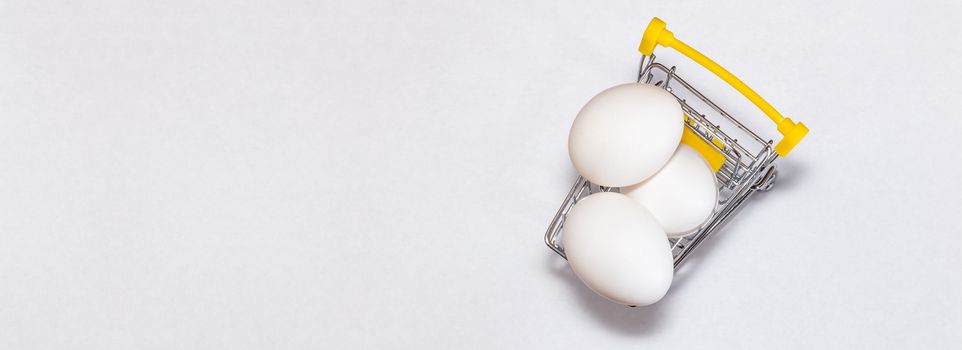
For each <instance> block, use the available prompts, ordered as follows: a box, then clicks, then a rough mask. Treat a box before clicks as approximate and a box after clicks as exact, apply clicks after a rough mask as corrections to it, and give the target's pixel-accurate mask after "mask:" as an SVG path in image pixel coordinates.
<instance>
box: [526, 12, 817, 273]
mask: <svg viewBox="0 0 962 350" xmlns="http://www.w3.org/2000/svg"><path fill="white" fill-rule="evenodd" d="M656 45H662V46H666V47H672V48H675V49H677V50H678V51H680V52H682V53H683V54H685V55H687V56H688V57H690V58H692V59H693V60H695V61H696V62H698V63H700V64H701V65H702V66H705V68H707V69H709V70H710V71H712V72H713V73H715V74H716V75H718V76H719V77H720V78H722V79H723V80H725V81H726V82H728V83H729V84H730V85H731V86H732V87H734V88H735V89H736V90H738V91H739V92H741V93H742V94H743V95H744V96H745V97H746V98H748V99H749V100H750V101H751V102H753V103H754V104H755V105H756V106H758V107H759V108H760V109H761V110H762V112H764V113H765V114H766V115H768V116H769V117H770V118H771V119H772V121H773V122H775V123H776V125H777V126H778V130H779V132H781V133H782V135H784V136H783V138H782V140H781V141H780V142H779V143H778V144H777V145H776V144H775V143H774V141H773V140H771V139H768V140H766V139H764V138H762V137H761V136H759V135H758V133H756V132H755V131H753V130H752V129H750V128H748V127H747V126H745V124H744V123H742V122H741V121H739V120H738V119H737V118H735V117H733V116H732V115H731V114H729V113H728V112H726V111H725V110H724V109H722V108H721V107H720V106H719V105H718V104H716V103H715V102H713V101H712V100H711V99H709V98H708V97H706V96H705V95H704V94H702V93H701V92H700V91H698V89H696V88H695V87H694V86H693V85H692V84H691V83H689V82H688V81H687V80H685V79H684V78H682V77H681V76H679V75H678V74H677V73H676V72H675V71H676V67H675V66H672V67H670V68H669V67H668V66H666V65H663V64H661V63H659V62H657V61H656V56H655V55H654V52H653V50H654V48H655V46H656ZM639 50H640V51H641V52H642V57H641V63H640V64H639V68H638V76H637V80H636V81H637V82H639V83H641V82H643V83H648V84H654V85H656V86H659V87H661V88H663V89H665V90H666V91H668V92H670V93H671V94H672V95H673V96H675V98H676V99H678V102H679V103H680V104H681V107H682V110H684V112H685V116H686V118H685V127H686V128H687V130H689V131H691V132H692V133H693V134H694V135H696V136H698V138H699V139H700V140H701V141H703V142H699V144H700V147H696V148H701V149H700V151H701V152H702V153H703V154H707V153H714V154H716V155H717V154H720V155H721V156H723V157H724V158H723V162H722V163H720V166H717V170H716V172H715V176H716V179H717V182H718V191H719V196H718V199H719V200H718V205H716V207H715V210H714V211H713V213H712V215H711V216H710V217H709V219H708V220H707V221H706V222H705V223H704V224H703V225H701V226H700V227H699V228H698V229H697V230H696V231H695V232H694V233H691V234H689V235H686V236H683V237H680V238H671V239H668V242H669V244H670V245H671V253H672V256H673V258H674V268H675V269H676V270H677V269H678V268H679V266H681V265H682V263H683V262H684V261H685V260H686V258H688V257H689V256H690V255H691V253H692V252H693V251H694V250H695V249H696V248H697V247H698V246H699V245H701V244H702V243H703V242H704V241H705V240H706V239H708V238H709V237H710V236H711V235H712V234H714V233H715V232H717V231H718V230H720V229H721V227H723V226H724V224H725V223H727V222H728V221H729V219H730V218H731V217H732V216H733V215H735V214H736V213H737V212H738V211H739V209H741V208H742V206H743V205H744V204H745V202H746V201H747V200H748V199H749V198H751V197H752V195H754V194H755V193H757V192H766V191H769V190H771V189H772V187H773V186H774V184H775V178H776V175H777V174H778V171H777V168H776V165H775V164H774V162H775V160H776V159H777V158H779V156H782V157H784V156H786V155H787V154H788V151H790V150H791V149H792V148H793V147H794V146H795V145H796V144H797V143H798V142H799V141H800V140H801V139H802V138H803V137H804V136H805V135H806V134H807V133H808V129H807V127H805V126H804V125H803V124H802V123H795V122H793V121H791V119H788V118H785V117H782V116H781V115H780V114H778V112H777V111H775V109H774V108H772V107H771V105H769V104H768V103H767V102H766V101H765V100H764V99H762V98H761V97H760V96H758V94H756V93H755V92H754V91H753V90H751V88H749V87H748V86H747V85H745V84H744V83H742V82H741V81H740V80H738V78H736V77H735V76H734V75H731V73H728V71H727V70H725V69H724V68H721V66H718V65H717V64H716V63H714V62H713V61H711V60H710V59H708V58H707V57H705V56H704V55H701V54H700V53H698V52H697V51H695V50H694V49H691V48H690V47H688V46H687V45H686V44H684V43H682V42H681V41H679V40H677V39H675V38H674V35H673V34H672V33H671V32H669V31H668V30H667V29H665V23H664V22H662V21H661V20H660V19H658V18H654V19H652V21H651V23H650V24H649V26H648V28H647V29H646V31H645V34H644V36H643V39H642V42H641V47H640V49H639ZM653 81H654V83H652V82H653ZM689 97H693V98H694V99H695V101H697V102H700V105H701V106H707V107H708V114H705V113H701V112H700V111H698V110H696V109H695V107H694V106H693V105H692V104H691V103H689V102H688V98H689ZM713 120H723V121H725V122H726V126H728V125H731V126H734V127H735V128H737V129H739V130H740V131H741V133H742V134H744V135H747V136H748V140H743V141H739V140H738V139H736V138H733V137H732V136H730V135H729V134H728V133H726V132H724V131H722V127H721V126H720V125H719V124H716V123H714V122H713ZM696 142H697V141H696ZM750 149H756V150H755V151H750ZM716 152H717V153H716ZM718 159H722V158H718ZM617 190H618V189H617V188H612V187H603V186H598V185H596V184H593V183H591V182H589V181H587V180H586V179H584V177H581V176H579V177H578V179H577V180H575V183H574V185H572V187H571V190H570V191H568V195H567V196H566V197H565V199H564V201H563V202H562V204H561V207H560V208H559V209H558V212H557V213H556V214H555V216H554V218H553V219H552V220H551V223H550V224H549V225H548V230H547V231H546V232H545V235H544V242H545V244H546V245H547V246H548V247H549V248H551V250H553V251H554V252H555V253H557V254H558V255H560V256H561V257H562V258H565V259H567V257H566V256H565V250H564V247H563V246H562V245H561V240H560V237H561V234H562V231H563V228H564V220H565V217H566V215H567V214H568V211H569V210H571V208H572V207H573V206H574V205H575V204H576V203H577V202H578V200H580V199H581V198H584V197H585V196H588V195H590V194H592V193H596V192H608V191H617Z"/></svg>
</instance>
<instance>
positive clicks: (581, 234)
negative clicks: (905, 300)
mask: <svg viewBox="0 0 962 350" xmlns="http://www.w3.org/2000/svg"><path fill="white" fill-rule="evenodd" d="M561 241H562V244H563V245H564V249H565V255H566V256H567V258H568V264H569V265H570V266H571V269H572V270H574V272H575V274H576V275H577V276H578V278H580V279H581V280H582V282H584V283H585V285H587V286H588V288H590V289H591V290H593V291H594V292H595V293H598V294H599V295H601V296H603V297H605V298H607V299H608V300H611V301H613V302H616V303H619V304H624V305H632V306H644V305H650V304H653V303H655V302H657V301H658V300H660V299H661V298H662V297H663V296H664V295H665V293H666V292H667V291H668V287H669V286H671V280H672V276H673V274H674V271H673V268H674V266H673V259H672V255H671V246H670V245H669V243H668V239H667V238H665V231H664V230H662V228H661V225H660V224H659V223H658V220H657V219H655V217H654V216H653V215H652V214H651V213H649V212H648V210H647V209H645V207H644V206H642V205H641V204H639V203H638V202H637V201H635V200H632V199H631V198H628V197H627V196H625V195H623V194H620V193H617V192H599V193H595V194H592V195H590V196H587V197H585V198H582V199H580V200H579V201H578V202H577V203H576V204H575V205H574V207H572V208H571V210H570V211H569V212H568V215H567V216H566V219H565V222H564V228H563V232H562V237H561Z"/></svg>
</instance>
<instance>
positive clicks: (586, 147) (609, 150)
mask: <svg viewBox="0 0 962 350" xmlns="http://www.w3.org/2000/svg"><path fill="white" fill-rule="evenodd" d="M683 124H684V112H683V111H682V109H681V105H680V104H679V103H678V100H677V99H675V97H674V96H672V95H671V93H669V92H667V91H665V90H664V89H662V88H659V87H657V86H654V85H650V84H640V83H638V84H623V85H618V86H615V87H612V88H610V89H608V90H605V91H602V92H601V93H599V94H598V95H596V96H595V97H593V98H592V99H591V101H588V103H587V104H585V106H584V107H582V108H581V111H580V112H578V116H577V117H576V118H575V121H574V123H573V124H572V125H571V132H570V133H569V134H568V155H569V156H570V157H571V163H573V164H574V166H575V169H577V170H578V173H580V174H581V175H582V176H584V177H585V178H586V179H588V181H591V182H592V183H595V184H598V185H602V186H609V187H621V186H628V185H631V184H636V183H639V182H641V181H643V180H645V179H647V178H648V177H649V176H651V175H654V174H655V173H656V172H658V169H661V167H662V166H664V165H665V163H666V162H668V159H669V158H671V154H672V152H674V151H675V147H677V146H678V143H679V142H680V141H681V132H682V130H683V127H684V126H683Z"/></svg>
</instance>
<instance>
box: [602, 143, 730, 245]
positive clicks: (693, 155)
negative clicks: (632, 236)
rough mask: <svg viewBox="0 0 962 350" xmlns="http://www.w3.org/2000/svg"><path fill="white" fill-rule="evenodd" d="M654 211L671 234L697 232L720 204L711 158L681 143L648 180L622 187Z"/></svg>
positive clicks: (628, 194) (625, 191)
mask: <svg viewBox="0 0 962 350" xmlns="http://www.w3.org/2000/svg"><path fill="white" fill-rule="evenodd" d="M620 191H621V193H624V194H625V195H627V196H628V197H631V198H632V199H634V200H636V201H638V202H639V203H641V204H642V205H644V206H645V208H648V210H649V211H650V212H651V213H652V214H654V216H655V217H656V218H658V221H659V222H660V223H661V225H662V228H664V229H665V233H666V234H667V235H668V237H673V238H674V237H682V236H685V235H687V234H690V233H693V232H695V231H697V229H698V228H699V227H700V226H701V225H702V224H704V223H705V221H707V220H708V219H709V218H710V217H711V215H712V212H714V210H715V206H716V204H717V203H718V183H717V181H716V179H715V172H714V171H712V168H711V165H709V164H708V161H706V160H705V158H704V157H702V155H701V154H700V153H698V151H696V150H695V149H694V148H691V147H690V146H688V145H685V144H680V145H679V146H678V149H677V150H675V154H674V155H672V157H671V159H670V160H668V163H667V164H665V167H664V168H662V169H661V170H660V171H658V173H657V174H655V175H653V176H652V177H650V178H648V179H647V180H645V181H643V182H641V183H638V184H635V185H632V186H627V187H622V188H621V189H620Z"/></svg>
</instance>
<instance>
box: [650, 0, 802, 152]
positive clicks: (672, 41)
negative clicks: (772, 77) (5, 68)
mask: <svg viewBox="0 0 962 350" xmlns="http://www.w3.org/2000/svg"><path fill="white" fill-rule="evenodd" d="M656 45H661V46H664V47H670V48H673V49H675V50H678V52H681V53H682V54H684V55H685V56H688V58H691V59H692V60H693V61H695V62H697V63H698V64H700V65H702V66H703V67H705V68H706V69H708V70H709V71H711V72H712V73H715V75H717V76H718V77H719V78H721V79H722V80H724V81H725V82H726V83H728V85H731V86H732V87H733V88H735V90H738V92H740V93H741V94H742V95H744V96H745V98H747V99H748V100H749V101H751V102H752V103H754V104H755V106H757V107H758V108H759V109H761V110H762V112H764V113H765V114H766V115H768V118H769V119H771V120H772V121H773V122H775V125H777V126H778V132H779V133H781V134H782V140H781V141H779V142H778V144H777V145H775V153H778V155H780V156H782V157H785V156H787V155H788V152H789V151H791V150H792V148H793V147H795V145H796V144H798V142H799V141H801V140H802V138H803V137H805V135H806V134H808V128H807V127H806V126H805V125H804V124H802V123H801V122H798V123H795V122H793V121H792V120H791V119H789V118H787V117H783V116H782V114H781V113H778V111H777V110H775V107H772V105H770V104H768V102H767V101H765V99H763V98H762V97H761V96H759V95H758V93H756V92H755V90H752V88H750V87H748V85H745V83H743V82H742V81H741V80H740V79H738V77H736V76H735V75H734V74H732V73H730V72H728V71H727V70H725V68H723V67H722V66H720V65H718V63H715V61H712V60H711V59H710V58H708V57H706V56H705V55H703V54H702V53H701V52H698V51H697V50H695V49H693V48H692V47H691V46H688V45H687V44H685V43H684V42H682V41H681V40H678V39H676V38H675V34H674V33H672V32H671V31H669V30H668V29H666V28H665V21H662V20H661V19H658V17H655V18H652V19H651V23H648V28H647V29H645V34H644V36H642V38H641V45H640V46H639V47H638V51H641V53H642V54H644V55H645V56H651V55H652V54H653V53H654V51H655V46H656Z"/></svg>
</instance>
